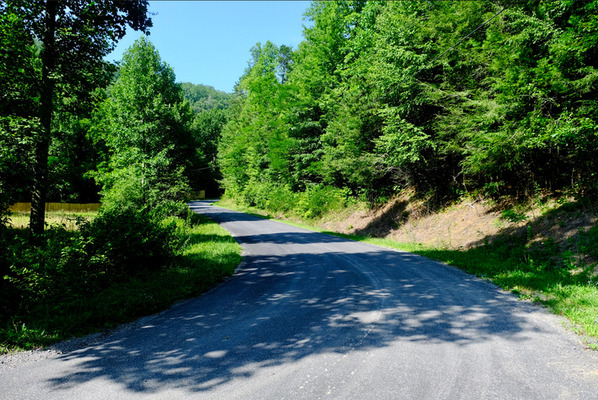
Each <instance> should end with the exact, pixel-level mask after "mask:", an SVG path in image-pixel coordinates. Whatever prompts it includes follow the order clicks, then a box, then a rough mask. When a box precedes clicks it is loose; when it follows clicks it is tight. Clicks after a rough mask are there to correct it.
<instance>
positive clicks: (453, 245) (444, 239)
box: [321, 195, 598, 264]
mask: <svg viewBox="0 0 598 400" xmlns="http://www.w3.org/2000/svg"><path fill="white" fill-rule="evenodd" d="M597 221H598V206H597V205H596V204H595V203H592V202H584V203H583V204H582V203H580V202H575V201H572V200H570V201H566V202H563V201H562V202H561V204H559V203H558V202H555V201H545V202H543V203H542V204H536V205H529V206H527V207H525V208H518V209H517V211H516V209H514V208H513V207H512V206H511V207H509V206H508V205H497V204H496V203H493V202H490V201H485V200H471V199H469V200H464V201H461V202H459V203H456V204H453V205H451V206H449V207H446V208H443V209H441V210H440V211H438V210H433V209H431V208H430V207H428V206H427V205H426V203H425V201H423V200H415V199H413V198H411V197H410V196H409V195H402V196H397V197H395V198H393V199H391V200H390V201H389V202H388V203H386V204H384V205H382V206H379V207H376V208H373V209H370V210H359V211H354V212H352V213H347V214H346V215H343V216H339V218H338V219H335V220H334V221H332V220H323V221H322V222H321V225H322V227H324V228H325V229H328V230H333V231H336V232H340V233H349V234H359V235H367V236H373V237H382V238H388V239H393V240H396V241H398V242H415V243H423V244H428V245H432V246H435V247H440V248H446V249H468V248H472V247H476V246H479V245H482V244H485V243H489V242H492V241H493V240H496V239H498V238H504V237H505V236H509V235H511V236H512V235H523V236H525V237H527V240H528V245H529V246H541V245H543V243H545V242H550V243H554V244H555V245H557V246H558V247H559V249H560V250H561V251H571V252H572V253H573V254H575V255H576V257H577V259H578V260H580V261H584V263H586V264H587V263H593V262H595V261H596V260H595V259H594V258H595V257H592V256H591V255H590V254H584V252H583V251H582V249H580V246H579V236H580V233H582V235H583V232H587V231H588V230H589V229H590V228H591V227H593V226H595V225H596V222H597Z"/></svg>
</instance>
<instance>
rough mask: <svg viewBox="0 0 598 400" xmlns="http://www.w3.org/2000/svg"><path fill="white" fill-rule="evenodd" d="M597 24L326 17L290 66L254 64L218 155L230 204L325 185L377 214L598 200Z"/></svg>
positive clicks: (371, 7) (550, 5) (314, 25)
mask: <svg viewBox="0 0 598 400" xmlns="http://www.w3.org/2000/svg"><path fill="white" fill-rule="evenodd" d="M596 9H598V1H596V0H580V1H576V2H571V1H566V0H559V1H556V2H542V1H529V2H510V3H508V4H507V3H504V2H499V1H475V2H473V1H443V2H421V1H420V2H415V1H401V2H361V1H351V2H342V1H330V2H314V3H313V4H312V5H311V7H310V8H309V9H308V10H307V12H306V14H305V15H306V18H307V19H308V21H309V22H310V24H309V25H308V26H307V27H306V28H305V30H304V36H305V40H304V41H303V42H302V43H300V45H299V46H298V48H297V49H296V50H294V51H293V52H292V53H291V54H290V57H287V55H285V56H284V57H283V55H282V51H281V49H282V47H281V48H277V47H276V46H273V45H270V44H266V45H265V46H259V45H258V46H256V47H255V48H254V49H253V50H252V55H251V56H252V60H251V61H250V66H249V68H248V69H247V71H246V73H245V75H244V76H243V77H242V78H241V81H240V84H239V88H238V89H239V93H240V94H241V97H240V98H239V99H238V100H237V104H236V105H235V106H234V107H233V109H234V110H235V112H233V113H232V114H231V118H230V120H229V122H228V123H227V125H226V127H225V128H224V131H223V132H224V133H223V139H222V142H221V144H220V147H219V152H220V153H219V163H220V165H221V167H222V174H223V179H222V184H223V186H224V187H225V189H226V190H227V191H230V194H231V195H232V194H233V193H241V192H243V190H244V187H245V185H247V184H248V182H252V184H253V182H255V181H258V182H268V183H270V182H271V183H275V184H277V185H282V186H287V187H290V188H291V189H292V190H293V191H294V192H297V193H301V192H304V191H305V190H306V188H307V187H310V186H313V185H316V186H317V185H319V184H324V185H331V186H334V187H337V188H348V189H349V190H350V191H351V192H352V193H353V194H354V195H358V194H360V193H369V194H370V195H368V198H369V199H370V200H372V201H375V199H376V197H377V196H387V195H391V194H392V193H396V192H397V191H399V190H401V189H404V188H406V187H413V188H415V189H416V190H417V191H418V192H419V193H429V192H434V193H435V194H436V196H437V197H438V198H439V199H445V200H448V199H450V198H454V197H455V196H458V194H459V193H466V192H470V191H478V192H482V193H484V194H486V195H491V196H502V195H509V196H523V197H528V198H529V197H531V196H533V195H534V193H537V192H538V190H545V191H548V192H558V191H562V190H565V191H573V192H575V193H577V194H579V195H585V194H588V193H590V192H593V191H595V190H596V187H597V186H596V179H595V178H596V176H597V174H598V164H596V162H595V161H594V160H598V153H597V151H598V141H597V136H596V132H597V128H598V114H597V113H596V110H597V109H598V107H596V105H597V98H596V93H598V91H597V90H596V89H597V88H596V83H597V82H598V80H597V79H596V78H597V77H598V72H597V70H596V68H597V67H598V66H597V65H596V62H595V60H596V59H598V56H597V55H598V50H597V49H598V25H597V24H596V19H595V17H594V16H595V11H596ZM457 43H458V45H457V46H455V45H456V44H457ZM449 49H451V50H450V51H447V50H449ZM285 57H286V58H288V59H290V60H291V63H290V65H291V68H290V69H289V72H288V73H287V74H285V76H286V78H285V79H284V80H282V79H280V80H279V79H277V75H276V70H277V68H278V69H280V65H281V64H280V63H281V62H282V60H283V59H286V58H285ZM277 65H278V67H277Z"/></svg>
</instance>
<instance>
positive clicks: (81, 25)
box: [0, 0, 151, 236]
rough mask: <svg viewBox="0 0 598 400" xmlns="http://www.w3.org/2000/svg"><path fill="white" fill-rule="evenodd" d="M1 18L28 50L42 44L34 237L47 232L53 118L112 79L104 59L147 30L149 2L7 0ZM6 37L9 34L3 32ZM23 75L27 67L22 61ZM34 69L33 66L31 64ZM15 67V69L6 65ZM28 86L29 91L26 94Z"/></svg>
mask: <svg viewBox="0 0 598 400" xmlns="http://www.w3.org/2000/svg"><path fill="white" fill-rule="evenodd" d="M0 8H1V14H3V15H12V16H13V18H14V17H16V19H17V20H18V21H21V22H19V23H21V24H22V28H24V29H23V32H24V35H20V36H19V37H18V40H19V41H21V42H22V44H23V46H24V47H26V46H30V44H31V43H39V44H40V46H41V54H40V57H39V60H40V62H39V64H40V67H39V73H37V74H36V75H34V76H32V77H28V78H29V79H31V80H33V81H34V82H35V84H34V85H33V86H32V87H31V92H32V93H31V94H32V95H33V99H34V103H35V107H33V111H32V112H30V115H31V116H32V117H34V118H33V119H34V121H37V122H36V123H37V124H38V125H39V129H37V130H36V132H35V135H33V137H32V139H33V146H34V150H33V170H32V171H33V183H32V211H31V222H30V230H31V234H32V236H33V235H35V234H39V233H41V232H42V231H43V229H44V217H45V215H44V213H45V207H44V203H45V201H46V195H47V190H48V154H49V149H50V144H51V141H52V137H53V117H54V114H55V112H56V110H57V108H58V104H59V103H61V102H63V101H64V100H66V99H68V98H72V97H76V98H77V101H76V102H74V103H73V104H71V106H72V107H71V108H76V106H77V105H79V104H83V103H85V101H86V100H87V99H88V94H89V93H93V88H95V87H98V86H101V85H103V84H105V83H106V82H107V80H108V79H109V78H110V75H111V72H110V70H109V68H107V67H106V63H105V62H104V61H103V57H104V56H105V55H107V54H108V53H109V52H110V51H111V50H112V49H113V48H114V45H115V43H116V41H118V40H119V39H120V38H122V37H123V36H124V34H125V31H126V27H127V25H128V26H131V27H132V28H133V29H136V30H143V31H146V30H147V28H149V27H150V26H151V20H150V19H149V18H147V15H146V14H147V1H141V0H137V1H130V2H121V1H116V0H114V1H103V2H87V1H83V0H69V1H60V2H59V1H51V0H46V1H39V2H24V1H20V0H7V1H5V2H3V3H2V4H1V5H0ZM3 32H6V30H3ZM22 61H23V62H24V64H23V65H24V66H25V67H24V68H23V70H24V71H27V69H28V68H27V64H28V62H27V61H26V60H25V59H24V58H23V59H22ZM29 64H30V62H29ZM7 66H8V68H11V65H7ZM28 89H29V87H27V86H26V87H25V90H26V91H27V90H28Z"/></svg>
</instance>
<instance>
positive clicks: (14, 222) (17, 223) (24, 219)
mask: <svg viewBox="0 0 598 400" xmlns="http://www.w3.org/2000/svg"><path fill="white" fill-rule="evenodd" d="M97 214H98V213H97V211H88V212H69V211H48V212H46V225H48V226H52V225H58V226H63V227H64V228H65V229H67V230H74V229H76V227H77V221H79V220H81V219H83V220H86V221H90V220H92V219H93V218H94V217H95V216H96V215H97ZM29 216H30V213H29V212H24V211H16V212H13V213H11V214H10V226H11V227H13V228H16V229H25V228H27V227H28V226H29Z"/></svg>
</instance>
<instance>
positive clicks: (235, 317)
mask: <svg viewBox="0 0 598 400" xmlns="http://www.w3.org/2000/svg"><path fill="white" fill-rule="evenodd" d="M237 239H238V240H239V241H240V242H241V243H245V244H247V245H251V244H252V243H253V244H264V243H268V244H270V245H273V246H278V247H279V250H281V254H280V255H272V254H260V251H259V249H257V250H256V249H254V250H251V251H249V253H248V255H247V256H246V257H245V260H244V262H243V264H242V266H241V267H240V268H239V270H238V271H237V272H236V274H235V277H234V278H232V279H230V280H229V281H227V282H225V283H224V284H222V285H220V286H219V287H217V288H215V289H214V290H212V291H210V292H208V293H206V294H205V295H203V296H201V297H199V298H197V299H194V300H191V301H189V302H186V303H182V304H179V305H178V306H175V307H174V308H172V309H170V310H168V311H167V312H164V313H162V314H160V315H157V316H154V317H151V318H149V319H145V320H142V321H140V322H139V323H138V324H136V325H134V326H132V327H130V328H127V329H123V330H120V331H117V332H115V333H113V334H111V335H109V336H107V337H105V338H103V339H101V340H98V341H97V342H96V343H93V344H91V345H89V346H87V347H84V348H80V349H78V350H74V351H70V352H66V353H65V354H63V355H61V356H60V360H63V361H70V362H72V364H68V365H69V368H70V369H69V370H68V372H66V373H64V374H62V375H60V376H56V377H54V378H53V379H51V381H50V384H51V386H52V387H53V389H55V390H63V389H68V388H70V387H73V386H76V385H79V384H82V383H85V382H88V381H91V380H95V379H98V378H102V379H107V380H110V381H113V382H117V383H119V384H121V385H123V386H124V387H125V388H126V389H127V390H129V391H132V392H150V393H152V392H158V391H160V390H164V389H165V388H177V389H181V388H183V389H185V390H186V391H188V392H192V393H193V392H204V391H209V390H212V389H215V388H217V387H219V386H222V385H224V384H226V383H228V382H231V381H233V380H238V379H247V378H251V377H252V376H254V375H255V374H256V373H257V372H258V371H260V370H261V369H263V368H267V367H274V366H280V365H290V364H293V363H296V362H299V361H301V360H303V359H306V358H307V357H312V356H317V355H321V354H346V353H348V352H353V351H369V350H371V349H376V348H384V347H388V346H390V345H391V344H396V343H397V342H409V343H412V344H413V343H421V344H422V345H424V344H430V343H447V342H450V343H452V344H455V345H457V346H468V345H472V344H476V343H481V342H484V341H488V340H492V339H493V338H496V337H501V338H506V339H509V340H513V341H525V340H526V334H525V333H523V330H524V329H528V328H529V327H528V326H527V323H526V322H525V320H524V319H523V317H521V316H520V315H519V314H518V313H514V312H512V311H513V307H514V305H513V303H514V301H513V298H512V297H511V296H510V295H508V294H505V293H502V292H500V291H498V290H496V289H495V288H494V287H493V286H492V285H490V284H488V283H487V282H483V281H481V280H479V279H476V278H473V277H470V276H468V275H466V274H464V273H463V272H461V271H459V270H456V269H454V268H451V267H447V266H444V265H441V264H438V263H435V262H432V261H429V260H428V259H425V258H423V257H420V256H417V255H414V254H410V253H402V252H397V251H393V250H386V249H382V248H377V247H374V246H370V245H366V244H363V243H357V242H351V241H347V240H345V239H341V238H338V237H332V236H328V235H323V234H319V233H315V232H308V231H305V232H304V231H296V232H281V233H275V234H265V235H252V236H238V237H237ZM287 245H288V246H287ZM309 246H311V247H309ZM308 249H309V250H308ZM363 266H366V268H364V267H363Z"/></svg>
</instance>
